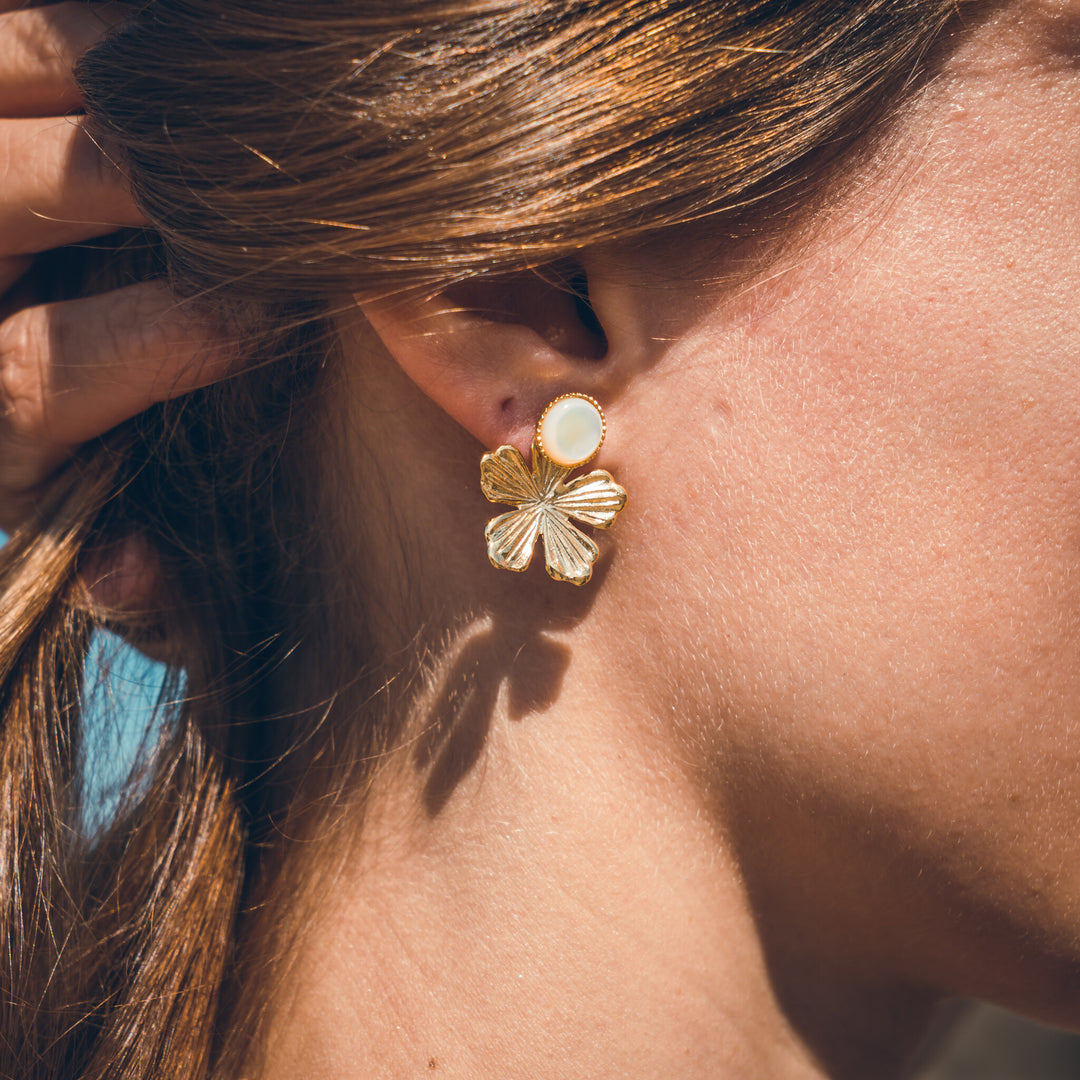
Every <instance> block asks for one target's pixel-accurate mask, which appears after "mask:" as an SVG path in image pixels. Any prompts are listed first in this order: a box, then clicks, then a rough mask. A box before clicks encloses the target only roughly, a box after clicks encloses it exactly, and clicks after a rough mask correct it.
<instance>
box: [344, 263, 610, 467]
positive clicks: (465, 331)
mask: <svg viewBox="0 0 1080 1080" xmlns="http://www.w3.org/2000/svg"><path fill="white" fill-rule="evenodd" d="M361 310H362V311H363V313H364V315H365V316H366V318H367V320H368V322H369V323H370V324H371V326H372V328H373V329H374V330H375V332H376V333H377V334H378V335H379V337H380V338H381V339H382V342H383V345H384V346H385V347H386V349H387V350H388V352H389V353H390V355H391V356H392V357H393V358H394V359H395V361H396V362H397V363H398V365H399V366H400V368H401V369H402V371H404V372H405V374H407V375H408V376H409V378H410V379H411V380H412V381H413V382H414V383H415V384H416V386H417V387H419V388H420V390H422V391H423V392H424V393H425V394H426V395H427V396H428V397H429V398H430V399H431V400H432V401H434V402H435V403H436V404H437V405H438V406H439V407H440V408H441V409H443V411H444V412H446V413H447V414H448V415H449V416H451V417H452V418H453V419H454V420H456V421H457V423H458V424H460V425H461V426H462V427H463V428H465V430H467V431H468V432H469V433H470V434H472V435H473V436H474V437H475V438H476V439H477V441H478V442H480V443H481V444H482V445H484V446H485V447H488V448H494V447H496V446H500V445H502V444H505V443H509V444H510V445H513V446H516V447H517V448H518V449H519V450H520V451H521V452H522V453H523V454H526V455H527V453H528V449H529V445H530V442H531V439H532V432H533V427H534V426H535V424H536V421H537V418H538V417H539V416H540V414H541V412H543V410H544V407H545V406H546V405H547V404H548V402H550V401H551V400H552V399H553V398H555V397H557V396H558V395H559V394H562V393H567V392H569V391H578V392H581V393H586V394H589V395H591V396H593V397H596V398H598V399H600V400H602V401H603V400H607V399H609V397H610V394H611V392H612V391H613V390H614V386H613V385H612V382H613V378H612V372H611V365H610V364H609V363H608V362H607V358H608V342H607V337H606V335H605V331H604V327H603V326H602V324H601V322H600V320H599V319H598V318H597V315H596V313H595V312H594V311H593V309H592V307H591V305H590V303H589V296H588V283H587V280H586V277H585V275H584V273H583V272H581V271H580V270H579V269H577V268H574V270H573V271H570V272H567V271H565V270H563V269H558V270H556V271H551V272H549V273H542V272H539V271H523V272H521V273H518V274H514V275H508V276H504V277H499V278H477V279H474V280H473V281H470V282H466V283H464V284H462V285H458V286H455V287H453V288H450V289H447V290H446V291H444V292H440V293H438V294H436V295H434V296H429V297H426V298H422V299H417V298H410V299H394V300H385V301H378V302H373V303H366V304H361Z"/></svg>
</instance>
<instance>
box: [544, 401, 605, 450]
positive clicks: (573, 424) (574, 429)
mask: <svg viewBox="0 0 1080 1080" xmlns="http://www.w3.org/2000/svg"><path fill="white" fill-rule="evenodd" d="M603 441H604V420H603V417H601V415H600V410H599V409H598V408H597V407H596V406H595V405H594V404H593V403H592V402H591V401H589V399H588V398H583V397H565V398H563V399H562V400H561V401H556V402H555V404H554V405H552V406H551V407H550V408H549V409H548V411H547V412H546V413H545V415H544V418H543V420H542V421H541V422H540V442H541V443H542V444H543V447H544V453H545V454H547V456H548V457H549V458H551V460H552V461H554V462H555V463H556V464H558V465H564V466H567V467H573V466H575V465H581V464H582V463H583V462H586V461H588V460H589V458H591V457H592V456H593V454H595V453H596V451H597V450H599V449H600V444H601V443H602V442H603Z"/></svg>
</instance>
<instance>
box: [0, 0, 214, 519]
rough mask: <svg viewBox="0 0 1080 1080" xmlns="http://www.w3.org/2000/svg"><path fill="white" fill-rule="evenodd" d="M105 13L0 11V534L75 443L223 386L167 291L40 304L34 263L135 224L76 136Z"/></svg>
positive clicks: (9, 7) (115, 173) (63, 7)
mask: <svg viewBox="0 0 1080 1080" xmlns="http://www.w3.org/2000/svg"><path fill="white" fill-rule="evenodd" d="M120 14H121V12H120V10H119V9H117V8H114V7H113V6H112V5H105V6H102V5H95V6H90V5H88V4H85V3H75V2H67V3H59V4H53V5H49V6H45V7H30V8H27V7H24V6H23V5H21V4H19V3H17V2H16V0H0V294H2V295H3V300H2V301H0V305H2V306H0V528H2V529H5V530H8V531H10V530H11V529H12V528H13V527H14V526H16V525H17V524H18V523H19V522H20V521H21V520H22V519H23V518H24V517H25V516H26V515H27V514H28V513H29V512H30V511H31V510H32V508H33V505H34V498H35V492H36V491H37V489H38V488H39V485H40V484H41V483H42V481H44V480H45V479H47V478H48V476H49V475H50V474H51V473H52V472H53V471H54V470H56V469H57V468H58V467H59V466H60V465H61V464H63V462H64V461H65V460H66V459H67V458H68V457H69V456H70V454H71V452H72V450H73V449H74V448H75V447H76V446H77V445H78V444H79V443H81V442H85V441H86V440H88V439H91V438H93V437H95V436H97V435H101V434H103V433H104V432H106V431H108V430H109V429H110V428H111V427H114V426H115V425H116V424H118V423H120V422H121V421H123V420H126V419H128V418H130V417H131V416H134V415H135V414H137V413H139V412H141V411H142V410H143V409H145V408H147V407H148V406H149V405H151V404H152V403H153V402H156V401H162V400H165V399H166V398H169V397H174V396H176V395H178V394H181V393H185V392H187V391H189V390H192V389H195V388H196V387H197V386H200V385H204V384H205V383H207V382H211V381H213V379H214V378H215V377H219V376H220V374H221V373H222V372H221V371H220V368H221V366H222V361H221V359H220V356H221V350H215V349H214V347H213V345H212V341H211V333H210V331H209V330H208V328H206V327H203V326H199V325H197V324H193V322H192V318H191V316H190V314H188V313H186V312H183V311H181V309H179V308H178V307H177V305H176V303H175V301H174V300H173V299H172V298H171V296H170V295H169V293H168V292H167V290H166V289H165V288H164V287H163V286H161V285H158V284H143V285H135V286H132V287H129V288H126V289H120V290H117V291H115V292H111V293H105V294H103V295H100V296H94V297H90V298H86V299H78V300H72V301H67V302H64V303H54V304H36V303H34V302H33V298H27V297H24V296H20V295H19V281H20V278H21V277H22V276H23V274H25V272H26V271H27V269H28V268H29V266H30V264H31V262H32V261H33V257H34V255H36V254H37V253H39V252H42V251H46V250H48V249H50V248H54V247H59V246H61V245H64V244H70V243H76V242H78V241H82V240H88V239H90V238H92V237H96V236H101V235H103V234H105V233H108V232H112V231H113V230H115V229H117V228H121V227H124V226H137V225H140V224H142V223H143V220H142V216H141V215H140V213H139V211H138V210H137V208H136V207H135V205H134V204H133V202H132V201H131V198H130V195H129V194H128V191H127V186H126V184H125V181H124V177H123V175H122V174H121V173H120V171H119V170H118V169H117V167H116V166H115V165H114V163H113V162H111V161H109V159H108V158H107V157H106V156H105V154H104V153H103V152H102V151H101V149H100V148H99V147H98V146H96V145H95V143H94V142H93V141H92V140H91V139H90V137H89V136H88V135H87V134H86V132H85V131H84V130H83V126H82V122H81V119H80V118H79V117H78V116H77V115H76V113H77V111H78V109H79V105H80V102H79V94H78V89H77V87H76V85H75V81H74V78H73V75H72V68H73V66H74V63H75V61H76V60H77V59H78V57H79V56H80V55H81V54H82V53H83V52H84V51H85V50H86V49H87V48H88V47H89V46H90V45H92V44H93V43H94V42H95V41H97V40H98V39H99V38H100V37H101V36H102V35H103V34H104V33H105V32H106V31H107V29H108V28H109V26H110V25H111V24H112V23H113V22H115V21H117V19H118V18H119V16H120Z"/></svg>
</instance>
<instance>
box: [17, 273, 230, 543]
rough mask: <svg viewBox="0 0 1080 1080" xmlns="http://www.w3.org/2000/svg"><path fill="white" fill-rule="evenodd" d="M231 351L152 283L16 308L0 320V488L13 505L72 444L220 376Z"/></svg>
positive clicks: (201, 321)
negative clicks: (78, 298) (75, 298)
mask: <svg viewBox="0 0 1080 1080" xmlns="http://www.w3.org/2000/svg"><path fill="white" fill-rule="evenodd" d="M237 355H238V350H237V349H236V348H235V347H230V346H229V345H227V344H226V342H225V341H224V340H222V339H220V338H219V337H217V336H216V331H215V328H214V327H212V326H211V325H209V324H208V322H207V321H206V320H205V318H201V317H199V316H197V315H195V314H194V313H193V312H192V311H191V310H190V308H189V307H187V306H185V305H181V304H178V303H177V301H176V300H175V298H174V297H173V296H172V295H171V294H170V293H169V291H168V290H167V289H166V288H165V287H164V286H163V285H160V284H157V283H148V284H142V285H133V286H130V287H129V288H126V289H119V290H117V291H115V292H111V293H106V294H104V295H102V296H96V297H91V298H88V299H81V300H69V301H66V302H63V303H57V304H44V305H41V306H38V307H32V308H26V309H24V310H23V311H20V312H18V313H17V314H15V315H13V316H11V317H10V318H9V319H7V320H5V321H4V322H3V323H0V490H4V491H6V492H7V493H9V494H8V498H7V501H8V503H12V502H13V500H14V496H15V494H16V493H17V492H20V491H26V490H29V489H31V488H33V487H34V486H35V485H37V484H39V483H40V482H41V481H42V480H44V479H45V478H46V477H47V476H48V475H49V474H50V473H51V472H52V471H54V470H55V469H56V468H57V466H58V465H60V464H61V463H62V462H63V461H64V460H65V459H66V458H67V457H68V456H69V454H70V453H71V450H72V449H73V447H74V446H76V445H77V444H78V443H81V442H85V441H86V440H88V439H91V438H93V437H95V436H97V435H101V434H103V433H104V432H106V431H108V430H109V429H110V428H112V427H115V426H116V425H117V424H119V423H121V422H122V421H124V420H127V419H129V418H130V417H132V416H134V415H136V414H137V413H139V412H142V411H143V410H144V409H146V408H147V407H148V406H149V405H151V404H153V403H155V402H159V401H165V400H167V399H169V398H172V397H176V396H178V395H180V394H184V393H187V392H188V391H190V390H194V389H196V388H197V387H200V386H205V385H206V384H208V383H210V382H214V381H215V380H217V379H220V378H222V377H224V376H225V375H226V374H227V373H228V372H229V370H230V369H231V368H232V367H233V366H235V359H236V357H237ZM19 509H20V510H21V508H19ZM18 512H19V511H18V510H16V511H15V513H18ZM2 513H3V508H2V506H0V514H2ZM3 525H4V522H3V520H0V527H3Z"/></svg>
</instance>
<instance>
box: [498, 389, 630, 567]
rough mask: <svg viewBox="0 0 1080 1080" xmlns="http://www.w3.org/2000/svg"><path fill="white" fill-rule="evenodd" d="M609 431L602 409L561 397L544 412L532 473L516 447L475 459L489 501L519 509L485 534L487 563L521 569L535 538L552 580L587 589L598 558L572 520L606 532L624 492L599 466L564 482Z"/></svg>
mask: <svg viewBox="0 0 1080 1080" xmlns="http://www.w3.org/2000/svg"><path fill="white" fill-rule="evenodd" d="M606 434H607V424H606V423H605V421H604V412H603V410H602V409H601V408H600V405H599V404H598V403H597V402H596V401H595V400H594V399H593V398H591V397H589V396H588V395H587V394H563V395H562V396H561V397H557V398H556V399H555V400H554V401H553V402H551V404H550V405H548V407H547V408H546V409H545V410H544V412H543V414H542V415H541V417H540V420H539V422H538V423H537V425H536V432H535V434H534V435H533V441H532V468H531V469H529V468H526V465H525V460H524V458H522V456H521V454H520V453H519V452H518V450H517V449H516V447H513V446H500V447H499V448H498V450H493V451H491V452H490V453H487V454H485V455H484V456H483V458H482V459H481V461H480V487H481V489H482V490H483V492H484V494H485V495H486V496H487V498H488V499H489V500H490V501H491V502H496V503H509V504H510V505H511V506H515V507H516V508H517V509H515V510H511V511H510V512H509V513H506V514H500V515H499V516H498V517H495V518H492V519H491V521H489V522H488V524H487V528H486V529H485V530H484V536H485V538H486V540H487V550H488V558H489V559H490V560H491V562H492V565H494V566H496V567H498V568H499V569H500V570H519V571H520V570H524V569H525V568H526V567H527V566H528V565H529V563H530V561H531V560H532V553H533V547H534V546H535V544H536V539H537V537H538V536H539V537H542V538H543V541H544V562H545V564H546V565H547V572H548V573H549V574H550V575H551V577H553V578H555V580H556V581H569V582H571V583H572V584H574V585H584V584H585V582H586V581H588V580H589V578H590V577H592V568H593V564H594V563H595V562H596V560H597V558H598V557H599V554H600V549H599V548H598V547H597V546H596V544H595V542H594V541H593V540H592V539H591V538H590V537H588V536H586V535H585V533H583V532H582V531H581V530H580V529H579V528H578V527H577V526H576V525H574V524H573V522H571V520H570V519H571V518H573V519H574V520H575V521H580V522H582V523H583V524H585V525H592V526H594V527H595V528H598V529H606V528H608V526H610V525H611V523H612V522H613V521H614V520H615V517H616V515H617V514H618V513H619V511H620V510H622V508H623V507H624V506H625V505H626V492H625V490H623V488H622V487H620V486H619V485H618V484H617V483H615V481H614V480H613V479H612V478H611V474H610V473H608V472H605V471H604V470H603V469H594V470H593V471H592V472H590V473H586V474H585V475H584V476H578V477H576V478H575V479H573V480H567V476H568V475H569V474H570V472H571V471H572V470H573V469H576V468H577V467H578V466H579V465H584V464H585V462H586V461H588V460H589V459H590V458H592V457H594V456H595V455H596V453H597V451H598V450H599V449H600V446H601V444H602V443H603V441H604V436H605V435H606Z"/></svg>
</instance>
